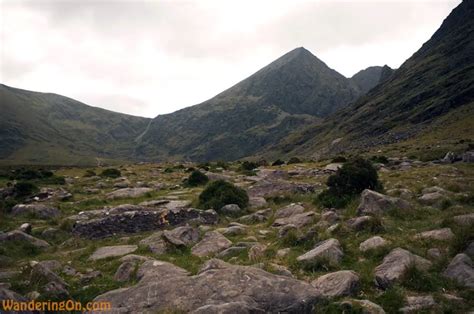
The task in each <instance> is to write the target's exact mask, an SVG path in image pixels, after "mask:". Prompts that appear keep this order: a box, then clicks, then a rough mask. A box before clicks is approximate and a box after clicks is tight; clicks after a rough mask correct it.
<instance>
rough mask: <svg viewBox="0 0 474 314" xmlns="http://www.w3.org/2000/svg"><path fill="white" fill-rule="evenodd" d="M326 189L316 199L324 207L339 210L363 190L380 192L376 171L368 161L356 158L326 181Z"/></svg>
mask: <svg viewBox="0 0 474 314" xmlns="http://www.w3.org/2000/svg"><path fill="white" fill-rule="evenodd" d="M326 184H327V186H328V189H327V190H325V191H323V192H322V193H320V194H319V195H318V197H317V199H316V203H319V204H321V205H323V206H325V207H336V208H341V207H344V206H346V205H347V204H348V203H349V202H350V200H351V199H352V198H353V197H355V196H357V195H358V194H360V193H361V192H362V191H363V190H364V189H371V190H380V189H381V187H382V185H381V183H380V182H379V180H378V175H377V170H376V169H375V168H374V166H373V165H372V163H371V162H370V161H367V160H364V159H361V158H358V159H354V160H351V161H348V162H346V163H344V164H343V165H342V167H341V168H339V169H338V170H337V171H336V173H335V174H333V175H331V176H330V177H329V178H328V180H327V183H326Z"/></svg>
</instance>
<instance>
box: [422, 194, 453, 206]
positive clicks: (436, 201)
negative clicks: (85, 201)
mask: <svg viewBox="0 0 474 314" xmlns="http://www.w3.org/2000/svg"><path fill="white" fill-rule="evenodd" d="M446 199H447V198H446V196H445V195H444V194H442V193H440V192H433V193H428V194H423V195H422V196H421V197H420V198H419V199H418V200H419V201H420V203H422V204H424V205H436V206H440V204H441V203H442V202H443V201H444V200H446Z"/></svg>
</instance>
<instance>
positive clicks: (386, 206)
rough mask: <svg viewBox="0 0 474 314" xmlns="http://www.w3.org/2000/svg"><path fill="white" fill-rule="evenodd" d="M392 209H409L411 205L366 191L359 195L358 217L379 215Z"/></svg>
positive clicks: (396, 198)
mask: <svg viewBox="0 0 474 314" xmlns="http://www.w3.org/2000/svg"><path fill="white" fill-rule="evenodd" d="M393 208H401V209H410V208H411V205H410V203H408V202H407V201H406V200H403V199H401V198H398V197H392V196H387V195H383V194H381V193H378V192H375V191H372V190H367V189H366V190H364V191H363V192H362V194H361V202H360V205H359V207H358V208H357V213H358V214H359V215H369V214H370V215H380V214H383V213H385V212H386V211H388V210H390V209H393Z"/></svg>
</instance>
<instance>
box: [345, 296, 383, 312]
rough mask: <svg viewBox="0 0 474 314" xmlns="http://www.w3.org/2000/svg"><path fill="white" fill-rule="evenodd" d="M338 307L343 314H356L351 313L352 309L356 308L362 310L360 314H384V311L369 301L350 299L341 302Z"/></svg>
mask: <svg viewBox="0 0 474 314" xmlns="http://www.w3.org/2000/svg"><path fill="white" fill-rule="evenodd" d="M340 305H341V307H342V309H343V311H344V312H343V313H346V312H347V313H352V312H356V311H353V307H354V306H356V307H357V308H362V313H364V314H385V311H384V310H383V308H382V307H381V306H380V305H378V304H375V303H373V302H371V301H369V300H356V299H350V300H346V301H343V302H341V303H340ZM356 313H357V312H356Z"/></svg>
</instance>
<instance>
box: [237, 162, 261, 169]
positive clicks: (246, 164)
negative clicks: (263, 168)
mask: <svg viewBox="0 0 474 314" xmlns="http://www.w3.org/2000/svg"><path fill="white" fill-rule="evenodd" d="M257 167H258V165H257V163H255V162H253V161H247V160H246V161H244V162H243V163H242V164H241V165H240V170H241V171H252V170H254V169H255V168H257Z"/></svg>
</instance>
